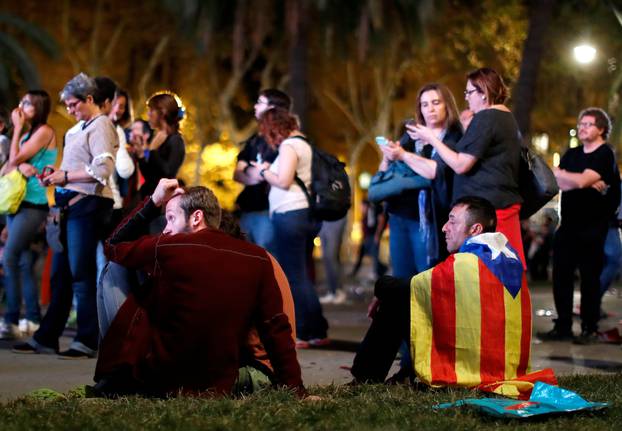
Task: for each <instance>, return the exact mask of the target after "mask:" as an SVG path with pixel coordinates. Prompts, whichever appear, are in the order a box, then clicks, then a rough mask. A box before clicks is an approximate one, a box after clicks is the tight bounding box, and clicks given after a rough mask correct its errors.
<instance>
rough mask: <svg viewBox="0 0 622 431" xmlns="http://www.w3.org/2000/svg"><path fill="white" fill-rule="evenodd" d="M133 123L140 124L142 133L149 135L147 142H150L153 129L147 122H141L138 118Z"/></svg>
mask: <svg viewBox="0 0 622 431" xmlns="http://www.w3.org/2000/svg"><path fill="white" fill-rule="evenodd" d="M134 123H140V124H142V126H143V133H146V134H148V135H149V137H148V138H147V141H151V138H152V137H153V129H152V128H151V126H150V125H149V121H147V120H143V119H142V118H138V119H136V120H134Z"/></svg>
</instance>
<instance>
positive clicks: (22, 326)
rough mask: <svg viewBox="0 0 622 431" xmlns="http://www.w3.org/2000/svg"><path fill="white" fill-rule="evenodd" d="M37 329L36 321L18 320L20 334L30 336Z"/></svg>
mask: <svg viewBox="0 0 622 431" xmlns="http://www.w3.org/2000/svg"><path fill="white" fill-rule="evenodd" d="M37 329H39V324H38V323H36V322H33V321H32V320H28V319H20V320H19V331H20V332H21V333H22V336H24V337H30V336H32V335H33V334H34V333H35V332H36V331H37Z"/></svg>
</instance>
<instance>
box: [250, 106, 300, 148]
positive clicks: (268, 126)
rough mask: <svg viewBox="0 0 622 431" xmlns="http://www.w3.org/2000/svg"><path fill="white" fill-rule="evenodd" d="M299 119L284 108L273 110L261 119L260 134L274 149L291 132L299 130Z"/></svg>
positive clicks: (268, 111) (264, 114)
mask: <svg viewBox="0 0 622 431" xmlns="http://www.w3.org/2000/svg"><path fill="white" fill-rule="evenodd" d="M298 129H299V127H298V119H297V118H296V116H294V115H293V114H292V113H291V112H289V111H288V110H286V109H283V108H272V109H269V110H267V111H266V112H264V113H263V115H262V116H261V118H260V119H259V133H260V134H261V136H263V137H264V139H265V140H266V142H267V143H268V145H270V147H272V148H276V147H278V146H279V145H280V144H281V142H283V140H285V139H286V138H287V137H288V136H289V135H290V133H291V132H293V131H294V130H298Z"/></svg>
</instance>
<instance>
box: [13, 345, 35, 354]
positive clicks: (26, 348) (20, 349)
mask: <svg viewBox="0 0 622 431" xmlns="http://www.w3.org/2000/svg"><path fill="white" fill-rule="evenodd" d="M11 350H12V351H13V352H14V353H39V352H38V351H37V348H36V347H35V346H33V345H31V344H29V343H17V344H14V345H13V348H12V349H11Z"/></svg>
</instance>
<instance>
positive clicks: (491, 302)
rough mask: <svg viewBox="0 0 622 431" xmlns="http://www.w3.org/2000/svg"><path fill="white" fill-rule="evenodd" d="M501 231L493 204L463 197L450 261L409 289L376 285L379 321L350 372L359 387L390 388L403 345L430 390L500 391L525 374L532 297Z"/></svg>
mask: <svg viewBox="0 0 622 431" xmlns="http://www.w3.org/2000/svg"><path fill="white" fill-rule="evenodd" d="M496 224H497V220H496V215H495V209H494V207H493V206H492V205H491V204H490V203H489V202H488V201H486V200H485V199H482V198H477V197H463V198H461V199H459V200H458V201H457V202H456V203H455V204H454V206H453V208H452V210H451V212H450V214H449V221H448V222H447V223H446V224H445V226H443V233H444V234H445V238H446V242H447V249H448V251H449V252H450V253H452V254H451V255H450V256H449V257H448V258H447V259H446V260H445V261H444V262H442V263H440V264H438V265H436V266H435V267H434V268H432V269H430V270H428V271H425V272H422V273H420V274H418V275H416V276H414V277H413V278H412V279H411V280H410V283H409V282H408V280H400V279H397V278H394V277H382V278H380V279H379V280H378V282H377V283H376V288H375V296H376V298H374V302H372V304H371V305H370V308H369V314H370V317H373V322H372V324H371V326H370V328H369V330H368V332H367V334H366V335H365V338H364V339H363V341H362V343H361V346H360V347H359V351H358V352H357V355H356V357H355V358H354V364H353V366H352V375H353V376H354V377H355V379H356V380H357V381H372V382H382V381H384V379H385V378H386V376H387V373H388V372H389V369H390V368H391V365H392V363H393V360H394V359H395V355H396V353H397V350H398V348H399V346H400V343H401V342H402V340H404V339H408V340H409V341H410V346H411V355H412V358H413V366H414V372H415V374H416V376H417V377H418V378H419V379H420V380H421V381H423V382H424V383H426V384H428V385H431V386H465V387H475V386H480V387H488V386H489V385H493V386H492V389H498V388H499V387H500V386H503V385H500V384H501V383H502V382H506V381H510V380H517V378H518V379H520V378H521V377H522V376H524V375H525V374H526V373H527V371H528V367H529V352H530V344H531V301H530V297H529V291H528V289H527V287H526V282H525V277H524V274H523V267H522V264H521V261H520V260H519V258H518V254H517V253H516V252H515V251H514V250H513V249H512V248H511V247H510V246H509V244H508V241H507V238H506V237H505V236H504V235H503V234H502V233H499V232H495V228H496ZM520 386H521V385H519V387H520ZM522 386H524V385H522ZM489 389H490V388H489ZM502 391H503V389H502ZM514 395H518V393H514Z"/></svg>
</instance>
